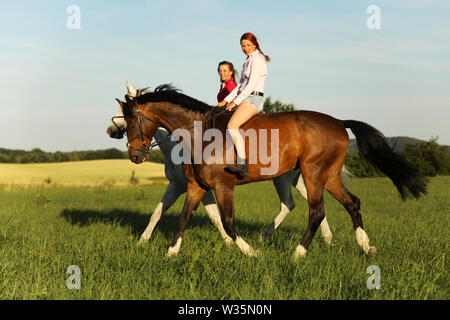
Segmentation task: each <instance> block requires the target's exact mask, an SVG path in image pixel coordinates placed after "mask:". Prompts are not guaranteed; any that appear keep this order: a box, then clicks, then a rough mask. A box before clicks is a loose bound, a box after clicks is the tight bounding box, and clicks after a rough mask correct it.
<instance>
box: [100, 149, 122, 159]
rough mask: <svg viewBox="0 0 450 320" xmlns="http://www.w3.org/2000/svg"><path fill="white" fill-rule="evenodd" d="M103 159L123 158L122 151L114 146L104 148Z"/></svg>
mask: <svg viewBox="0 0 450 320" xmlns="http://www.w3.org/2000/svg"><path fill="white" fill-rule="evenodd" d="M103 158H104V159H123V153H122V151H120V150H117V149H115V148H111V149H106V150H105V152H104V156H103Z"/></svg>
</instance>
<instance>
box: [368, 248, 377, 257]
mask: <svg viewBox="0 0 450 320" xmlns="http://www.w3.org/2000/svg"><path fill="white" fill-rule="evenodd" d="M376 253H377V248H375V247H369V249H368V250H367V252H366V254H367V255H368V256H374V255H375V254H376Z"/></svg>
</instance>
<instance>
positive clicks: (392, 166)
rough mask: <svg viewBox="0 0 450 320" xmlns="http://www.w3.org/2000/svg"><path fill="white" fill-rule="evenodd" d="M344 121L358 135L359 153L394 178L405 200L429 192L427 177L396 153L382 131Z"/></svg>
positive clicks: (363, 124) (393, 180)
mask: <svg viewBox="0 0 450 320" xmlns="http://www.w3.org/2000/svg"><path fill="white" fill-rule="evenodd" d="M343 123H344V126H345V127H346V128H349V129H350V130H352V132H353V134H354V135H355V136H356V142H357V143H358V148H359V154H360V155H361V156H362V157H363V158H364V159H365V160H367V161H368V162H369V163H371V164H372V165H374V166H375V167H376V168H378V169H379V170H380V171H381V172H383V173H384V174H386V175H387V176H388V177H389V178H390V179H391V180H392V182H393V183H394V185H395V186H396V187H397V190H398V192H400V195H401V197H402V199H403V200H405V199H406V198H411V197H415V198H419V197H420V196H421V195H422V194H424V195H425V194H427V190H426V188H427V178H426V177H424V176H423V175H421V174H420V173H419V171H418V170H417V169H416V168H415V167H413V166H412V165H411V164H409V163H408V161H406V159H405V158H404V157H403V156H401V155H400V154H398V153H395V152H394V150H393V149H392V148H391V147H390V146H389V145H388V144H387V142H386V140H385V137H384V136H383V134H382V133H381V132H380V131H378V130H377V129H375V128H374V127H372V126H370V125H368V124H367V123H364V122H360V121H355V120H345V121H343Z"/></svg>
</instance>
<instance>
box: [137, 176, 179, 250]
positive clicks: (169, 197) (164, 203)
mask: <svg viewBox="0 0 450 320" xmlns="http://www.w3.org/2000/svg"><path fill="white" fill-rule="evenodd" d="M185 192H186V186H185V185H182V184H180V183H177V182H173V181H171V182H170V184H169V186H168V187H167V189H166V192H164V196H163V197H162V199H161V201H160V202H159V203H158V205H157V206H156V208H155V210H154V211H153V214H152V216H151V217H150V222H149V223H148V226H147V228H145V231H144V232H143V233H142V235H141V238H140V240H139V244H143V243H146V242H147V241H148V240H150V238H151V236H152V233H153V230H154V229H155V226H156V224H157V223H158V221H159V220H160V219H161V216H162V215H163V214H164V212H166V211H167V210H169V208H170V207H171V206H172V205H173V204H174V202H175V201H177V199H178V197H179V196H180V195H182V194H183V193H185Z"/></svg>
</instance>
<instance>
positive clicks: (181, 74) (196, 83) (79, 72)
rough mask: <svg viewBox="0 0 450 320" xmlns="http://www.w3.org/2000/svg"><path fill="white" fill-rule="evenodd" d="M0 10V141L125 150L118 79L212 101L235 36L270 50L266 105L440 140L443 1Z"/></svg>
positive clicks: (447, 81)
mask: <svg viewBox="0 0 450 320" xmlns="http://www.w3.org/2000/svg"><path fill="white" fill-rule="evenodd" d="M71 5H76V6H77V7H78V8H79V10H80V16H79V17H80V19H79V21H80V23H79V27H80V28H79V29H70V28H68V26H67V23H68V20H69V22H71V21H73V20H71V18H72V17H73V12H69V13H68V12H67V9H68V8H69V6H71ZM371 5H376V6H377V7H378V8H379V10H380V11H379V13H380V15H379V17H380V20H379V21H380V28H379V29H373V28H372V29H370V28H368V27H367V20H368V19H369V20H370V17H371V16H372V14H373V12H369V13H368V12H367V9H368V7H369V6H371ZM0 17H1V19H0V121H1V123H2V130H0V147H2V148H10V149H25V150H31V149H32V148H41V149H42V150H44V151H52V152H53V151H58V150H59V151H73V150H91V149H106V148H117V149H121V150H125V149H126V148H125V142H126V141H125V140H115V139H111V138H109V137H108V136H107V134H106V128H107V126H108V125H109V123H110V120H111V117H112V116H113V115H114V114H115V112H116V111H117V109H118V104H117V102H116V101H115V100H114V98H123V97H124V94H125V93H126V89H125V81H129V82H130V83H131V84H133V85H134V86H135V87H137V88H142V87H148V86H149V87H151V88H155V87H156V86H158V85H160V84H163V83H172V84H174V85H175V86H176V87H178V88H179V89H181V90H182V92H183V93H185V94H187V95H189V96H192V97H194V98H196V99H199V100H201V101H204V102H207V103H209V104H211V105H214V104H216V103H217V101H216V95H217V92H218V89H219V84H220V83H219V77H218V75H217V65H218V63H219V62H220V61H222V60H228V61H231V62H233V63H234V65H235V67H236V69H237V70H239V71H240V70H241V68H242V64H243V62H244V60H245V56H244V54H243V53H242V51H241V49H240V44H239V39H240V36H241V35H242V34H243V33H245V32H253V33H254V34H255V35H256V36H257V37H258V40H259V43H260V45H261V49H262V50H263V51H264V53H265V54H266V55H269V56H270V57H271V62H270V63H269V64H268V76H267V80H266V85H265V95H266V96H270V97H271V98H272V100H274V99H278V100H280V101H281V102H283V103H293V104H294V106H295V107H296V109H299V110H301V109H307V110H315V111H319V112H322V113H327V114H330V115H332V116H333V117H336V118H338V119H343V120H346V119H354V120H359V121H364V122H367V123H369V124H371V125H372V126H374V127H376V128H377V129H378V130H380V131H381V132H382V133H383V134H384V135H385V136H388V137H391V136H409V137H414V138H419V139H423V140H428V139H430V138H431V137H435V136H439V140H438V142H439V143H440V144H447V145H450V126H449V119H450V2H449V1H447V0H442V1H439V0H408V1H403V0H371V1H365V0H347V1H332V0H329V1H320V0H318V1H298V0H295V1H289V0H283V1H264V0H260V1H242V0H237V1H235V0H227V1H225V0H223V1H215V0H199V1H187V0H185V1H175V0H173V1H158V0H151V1H144V0H142V1H112V0H110V1H101V0H96V1H85V0H79V1H76V0H71V1H49V0H43V1H25V0H22V1H12V0H5V1H1V3H0ZM350 136H352V135H351V134H350Z"/></svg>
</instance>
